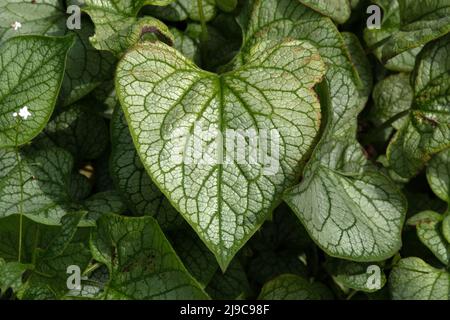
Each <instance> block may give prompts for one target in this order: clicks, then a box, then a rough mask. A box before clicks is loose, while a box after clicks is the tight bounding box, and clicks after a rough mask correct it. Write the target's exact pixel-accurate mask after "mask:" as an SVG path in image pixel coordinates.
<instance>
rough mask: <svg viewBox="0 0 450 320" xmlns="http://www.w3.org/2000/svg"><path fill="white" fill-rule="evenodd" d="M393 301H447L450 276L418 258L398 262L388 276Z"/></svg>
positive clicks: (449, 297)
mask: <svg viewBox="0 0 450 320" xmlns="http://www.w3.org/2000/svg"><path fill="white" fill-rule="evenodd" d="M389 287H390V291H391V295H392V299H394V300H449V299H450V274H449V273H447V272H446V271H445V270H441V269H436V268H433V267H431V266H430V265H428V264H427V263H425V262H424V261H423V260H421V259H419V258H414V257H412V258H406V259H402V260H400V262H399V263H398V265H397V266H395V267H394V268H393V269H392V272H391V274H390V276H389Z"/></svg>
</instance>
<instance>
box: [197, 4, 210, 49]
mask: <svg viewBox="0 0 450 320" xmlns="http://www.w3.org/2000/svg"><path fill="white" fill-rule="evenodd" d="M197 6H198V15H199V17H200V23H201V25H202V42H205V41H207V40H208V29H207V28H206V21H205V13H204V12H203V0H197Z"/></svg>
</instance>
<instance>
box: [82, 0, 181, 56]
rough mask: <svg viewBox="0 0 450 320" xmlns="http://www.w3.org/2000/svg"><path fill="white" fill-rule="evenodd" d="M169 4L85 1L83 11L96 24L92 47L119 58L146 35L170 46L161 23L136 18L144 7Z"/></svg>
mask: <svg viewBox="0 0 450 320" xmlns="http://www.w3.org/2000/svg"><path fill="white" fill-rule="evenodd" d="M172 1H173V0H161V1H158V0H139V1H132V0H125V1H118V0H86V7H84V8H83V10H84V11H85V12H86V13H88V14H89V16H90V17H91V19H92V20H93V21H94V24H95V35H94V36H93V37H91V38H90V41H91V43H92V45H93V46H94V47H95V48H96V49H98V50H108V51H111V52H112V53H113V54H114V55H116V56H118V57H120V56H121V55H122V53H123V52H124V51H125V50H127V49H128V48H129V47H131V46H133V45H134V44H136V43H137V42H139V41H140V40H141V37H142V36H143V35H144V34H146V33H151V34H154V35H156V36H157V38H158V39H160V40H162V41H165V42H167V43H169V44H172V43H173V36H172V35H171V34H170V32H169V28H168V27H167V26H166V25H165V24H164V23H162V22H161V21H159V20H157V19H155V18H153V17H148V16H146V17H142V18H138V17H137V14H138V12H139V10H140V9H141V8H142V7H143V6H144V5H149V4H154V5H158V6H161V5H166V4H168V3H170V2H172Z"/></svg>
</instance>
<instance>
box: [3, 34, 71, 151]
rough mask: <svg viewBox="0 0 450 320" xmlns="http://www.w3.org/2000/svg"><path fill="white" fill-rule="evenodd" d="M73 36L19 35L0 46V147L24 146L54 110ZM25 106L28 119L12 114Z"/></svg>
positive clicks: (40, 128) (42, 126)
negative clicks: (28, 115)
mask: <svg viewBox="0 0 450 320" xmlns="http://www.w3.org/2000/svg"><path fill="white" fill-rule="evenodd" d="M72 43H73V37H64V38H51V37H42V36H21V37H16V38H12V39H9V40H7V41H5V42H4V43H3V44H2V45H1V47H0V64H1V65H2V66H3V67H2V69H1V70H0V83H1V85H0V147H5V146H15V145H22V144H24V143H27V142H28V141H30V140H31V139H32V138H34V137H35V136H36V135H37V134H38V133H39V132H40V131H41V130H42V129H43V128H44V126H45V124H46V123H47V121H48V120H49V118H50V115H51V114H52V112H53V108H54V107H55V103H56V98H57V96H58V93H59V88H60V86H61V82H62V78H63V75H64V66H65V61H66V54H67V52H68V50H69V48H70V46H71V45H72ZM25 106H26V107H28V109H29V111H30V113H31V116H30V119H27V120H20V124H18V123H17V121H19V120H17V119H16V118H15V117H13V113H14V112H18V111H19V109H21V108H24V107H25Z"/></svg>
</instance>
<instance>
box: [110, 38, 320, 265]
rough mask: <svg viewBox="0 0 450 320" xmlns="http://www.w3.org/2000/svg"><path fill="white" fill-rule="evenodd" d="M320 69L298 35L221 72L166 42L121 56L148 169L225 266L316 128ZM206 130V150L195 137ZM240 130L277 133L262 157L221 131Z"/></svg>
mask: <svg viewBox="0 0 450 320" xmlns="http://www.w3.org/2000/svg"><path fill="white" fill-rule="evenodd" d="M323 73H324V65H323V62H322V60H321V58H320V56H319V55H318V53H317V50H316V49H315V48H314V47H313V46H312V45H310V44H308V43H306V42H301V41H285V42H282V43H275V42H264V43H261V44H259V45H257V46H255V47H254V48H253V50H252V51H251V53H250V54H249V57H248V62H247V63H246V64H245V65H244V66H242V67H241V68H238V69H237V70H234V71H232V72H229V73H225V74H223V75H216V74H212V73H209V72H206V71H203V70H200V69H199V68H198V67H196V66H195V65H194V64H193V63H192V62H191V61H189V60H187V59H186V58H185V57H184V56H182V55H181V54H180V53H178V52H177V51H175V50H174V49H172V48H170V47H168V46H167V45H165V44H162V43H145V44H141V45H139V46H137V47H135V48H134V49H133V50H130V51H129V52H128V53H127V54H126V55H125V57H124V58H123V59H122V61H121V62H120V63H119V66H118V70H117V75H116V88H117V92H118V96H119V99H120V102H121V105H122V108H123V110H124V112H125V116H126V118H127V122H128V124H129V127H130V132H131V135H132V136H133V140H134V143H135V146H136V148H137V151H138V154H139V155H140V157H141V159H142V162H143V164H144V166H145V168H146V169H147V171H148V172H149V174H150V176H151V177H152V178H153V180H154V181H155V183H156V184H157V185H158V186H159V187H160V189H161V190H162V191H163V192H164V193H165V194H166V196H167V197H168V198H169V200H170V201H171V203H172V204H173V205H174V206H175V207H176V208H177V209H178V210H179V211H180V212H181V214H182V215H183V216H184V217H185V219H186V220H187V221H188V222H189V223H190V224H191V226H192V227H193V228H194V229H195V230H196V232H197V233H198V234H199V236H200V238H202V239H203V241H204V242H205V244H206V245H207V246H208V247H209V248H210V249H211V250H212V251H213V252H214V254H215V256H216V258H217V260H218V262H219V264H220V265H221V267H222V268H223V269H225V268H226V266H227V265H228V263H229V262H230V261H231V259H232V257H233V256H234V254H235V253H236V252H237V251H238V250H239V248H240V247H242V245H243V244H244V243H245V242H246V241H247V240H248V239H249V238H250V237H251V235H252V234H253V233H254V232H255V231H256V230H257V229H258V228H259V226H260V225H261V224H262V223H263V221H264V220H265V219H266V217H267V216H268V214H269V213H270V211H271V209H272V208H273V207H274V206H275V205H276V204H277V202H279V201H280V196H281V192H282V191H283V190H284V189H285V188H286V187H287V186H289V185H290V184H292V183H293V182H294V181H295V178H296V177H297V176H298V175H299V173H300V165H301V162H302V161H303V160H304V159H305V156H306V155H307V154H308V152H310V148H311V146H312V144H313V142H314V139H315V137H316V134H317V132H318V129H319V124H320V106H319V102H318V100H317V97H316V96H315V94H314V92H313V91H312V87H313V86H314V85H315V84H316V83H317V82H319V81H320V80H321V78H322V76H323ZM168 88H171V92H170V94H169V91H167V89H168ZM176 129H177V130H176ZM204 130H207V133H206V135H208V137H205V138H204V140H202V142H201V143H200V144H201V146H200V148H201V149H205V148H204V147H203V145H204V144H206V150H205V152H204V153H202V150H199V149H198V147H199V146H198V145H197V143H196V142H195V141H197V138H195V139H191V138H190V137H189V136H190V135H191V134H192V133H194V137H195V136H197V137H199V136H200V135H202V134H203V133H202V132H203V131H204ZM238 130H239V131H238ZM245 130H247V131H245ZM199 131H202V132H199ZM227 131H228V132H227ZM236 132H237V134H238V135H241V137H243V138H244V139H245V134H246V132H247V134H250V135H251V134H252V132H253V134H254V135H257V134H260V135H261V136H263V135H264V133H267V135H266V137H268V136H271V138H270V141H269V143H267V141H266V142H265V143H264V142H263V141H262V140H263V139H261V147H260V150H259V152H260V155H261V154H262V155H263V157H262V158H264V159H263V160H262V161H259V163H258V162H257V161H254V160H255V158H254V156H253V155H252V154H250V155H249V157H248V161H247V160H246V159H247V156H246V155H245V152H247V151H245V150H244V155H242V154H238V155H235V153H234V152H235V151H236V150H235V148H234V145H235V139H236V137H235V136H233V137H231V138H226V139H225V138H224V139H222V138H223V137H225V136H227V137H229V136H230V135H231V134H232V133H236ZM210 133H213V134H212V135H211V136H209V135H210ZM221 137H222V138H221ZM200 139H203V138H202V137H201V136H200ZM247 139H249V138H248V137H247ZM237 144H239V141H238V142H237ZM243 144H245V142H244V143H243ZM208 145H209V147H208ZM211 146H212V147H211ZM242 147H243V145H240V146H238V148H242ZM253 147H254V146H253ZM233 148H234V149H233ZM268 148H271V150H272V151H271V153H272V155H271V159H270V160H269V161H270V163H267V161H268V159H267V158H268V157H269V154H268V153H267V151H268ZM255 149H256V148H255ZM185 150H187V152H185ZM241 150H242V149H241ZM274 150H275V151H274ZM197 152H200V154H201V159H200V163H199V162H197V160H195V159H199V158H196V157H197ZM249 153H252V152H250V151H249ZM277 153H278V154H277ZM183 154H184V155H183ZM224 155H226V159H225V157H224ZM239 157H240V158H239ZM242 157H245V159H241V158H242ZM237 158H238V159H237ZM258 158H259V159H260V160H261V156H258ZM180 160H181V161H180ZM191 160H193V161H191ZM240 160H243V161H240ZM246 161H247V162H246ZM238 162H240V163H238ZM245 162H246V163H245ZM250 162H254V163H255V164H253V163H250ZM268 166H269V167H268ZM243 199H245V201H243Z"/></svg>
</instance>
